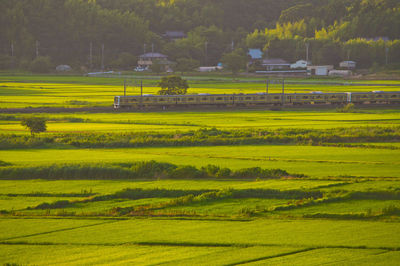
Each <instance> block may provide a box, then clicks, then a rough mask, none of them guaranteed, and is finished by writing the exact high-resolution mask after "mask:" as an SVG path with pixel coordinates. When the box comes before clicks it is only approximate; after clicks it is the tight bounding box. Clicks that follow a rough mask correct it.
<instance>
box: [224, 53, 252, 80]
mask: <svg viewBox="0 0 400 266" xmlns="http://www.w3.org/2000/svg"><path fill="white" fill-rule="evenodd" d="M246 62H247V58H246V56H245V54H244V52H243V50H241V49H240V50H237V51H233V52H231V53H227V54H224V55H223V56H222V63H224V65H225V67H226V68H227V69H229V70H231V71H232V73H233V74H236V73H237V72H239V70H241V69H244V68H245V67H246Z"/></svg>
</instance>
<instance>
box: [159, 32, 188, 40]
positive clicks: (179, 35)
mask: <svg viewBox="0 0 400 266" xmlns="http://www.w3.org/2000/svg"><path fill="white" fill-rule="evenodd" d="M162 37H164V38H165V39H167V40H169V41H176V40H180V39H183V38H186V34H185V33H184V32H183V31H166V32H165V33H164V34H163V35H162Z"/></svg>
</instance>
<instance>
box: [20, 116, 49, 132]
mask: <svg viewBox="0 0 400 266" xmlns="http://www.w3.org/2000/svg"><path fill="white" fill-rule="evenodd" d="M21 125H23V126H24V127H26V128H28V129H29V130H30V131H31V135H32V136H35V133H40V132H45V131H46V119H44V118H43V117H33V116H32V117H25V118H24V119H22V121H21Z"/></svg>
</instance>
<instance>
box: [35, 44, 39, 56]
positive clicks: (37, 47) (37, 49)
mask: <svg viewBox="0 0 400 266" xmlns="http://www.w3.org/2000/svg"><path fill="white" fill-rule="evenodd" d="M38 56H39V41H36V58H37V57H38Z"/></svg>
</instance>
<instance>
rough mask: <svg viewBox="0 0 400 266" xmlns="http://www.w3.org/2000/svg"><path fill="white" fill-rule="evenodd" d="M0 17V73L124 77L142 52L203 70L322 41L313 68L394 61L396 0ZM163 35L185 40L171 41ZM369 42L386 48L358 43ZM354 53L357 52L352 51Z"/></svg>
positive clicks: (265, 0) (158, 2)
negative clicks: (235, 55) (101, 72)
mask: <svg viewBox="0 0 400 266" xmlns="http://www.w3.org/2000/svg"><path fill="white" fill-rule="evenodd" d="M0 10H1V11H2V13H1V14H2V15H1V16H0V69H11V68H13V69H18V68H20V69H25V70H28V69H31V70H37V69H39V71H45V70H46V69H47V68H46V65H48V64H47V63H46V62H43V60H42V62H35V63H32V61H33V60H34V59H35V58H38V57H48V58H49V62H51V63H52V64H54V66H56V65H60V64H67V65H70V66H72V68H73V69H81V68H82V69H89V70H90V69H100V68H101V65H102V64H101V62H102V61H104V65H105V68H106V69H107V68H122V69H124V68H125V69H129V68H132V66H134V65H136V63H137V62H136V60H135V58H136V57H137V56H139V55H141V54H143V53H144V50H145V48H144V47H147V52H148V51H149V47H153V48H154V51H156V52H161V53H163V54H166V55H167V56H168V59H169V60H170V61H173V62H177V60H178V59H180V58H191V59H194V60H196V61H198V62H199V63H200V64H201V65H205V66H215V65H216V64H217V63H219V62H221V58H222V55H223V54H227V53H230V52H232V51H233V50H235V49H238V48H242V49H244V50H245V51H247V49H248V48H259V49H264V50H265V49H268V56H271V57H272V56H274V57H279V58H284V59H286V60H288V61H294V60H298V59H305V58H304V57H305V47H304V43H305V42H309V41H310V40H313V41H316V42H320V41H324V42H330V44H329V45H328V44H326V43H324V44H323V45H320V44H317V45H311V46H310V55H315V57H314V56H312V57H311V60H312V61H313V64H320V63H323V60H325V56H324V55H325V54H327V51H328V50H329V47H337V49H334V51H333V52H332V53H331V54H332V57H333V56H335V57H336V58H337V60H336V61H339V60H343V59H350V60H359V61H360V62H361V63H360V64H358V66H360V67H369V66H371V65H373V64H380V65H382V64H384V62H383V61H382V60H381V59H380V58H382V55H381V54H382V53H383V54H384V55H385V49H386V48H389V51H388V61H389V63H391V64H394V65H395V64H399V63H400V56H399V53H398V42H399V40H398V39H400V1H399V0H279V1H278V0H218V1H215V0H173V1H170V0H35V1H32V0H0ZM277 23H278V24H277ZM166 31H183V32H184V33H185V35H186V36H187V38H184V39H179V40H176V41H173V42H171V41H168V40H167V39H165V38H163V37H162V36H163V34H164V33H165V32H166ZM377 37H385V40H386V39H389V41H387V43H386V44H384V45H382V44H380V43H377V42H376V41H375V42H374V43H367V44H365V43H361V42H365V41H358V39H359V38H361V39H363V40H364V39H365V38H367V39H368V38H370V39H376V38H377ZM316 42H314V43H313V44H316ZM348 42H350V43H351V44H354V45H348ZM356 42H360V43H361V44H356ZM396 42H397V43H396ZM145 44H146V46H145ZM103 45H104V51H103V52H104V54H103V53H102V47H103ZM355 45H359V46H366V47H367V48H365V49H363V50H362V53H360V52H359V51H358V50H357V49H353V47H354V46H355ZM345 47H347V48H348V49H347V48H345ZM319 49H322V51H319ZM364 51H365V52H364ZM102 54H103V55H104V56H103V57H102ZM90 55H91V56H90ZM348 55H350V56H348ZM353 55H354V57H353ZM349 57H350V58H349ZM364 57H365V58H364ZM102 59H103V60H102ZM314 61H315V62H314ZM180 63H182V62H180ZM183 65H185V64H183ZM42 66H44V68H42ZM181 66H182V64H181ZM179 67H180V66H179ZM42 69H44V70H42ZM52 69H54V67H52Z"/></svg>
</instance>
